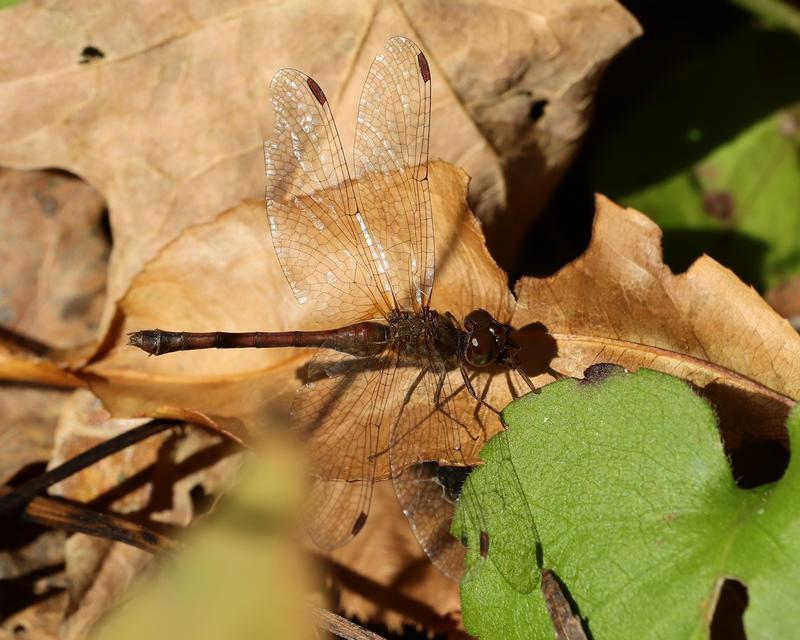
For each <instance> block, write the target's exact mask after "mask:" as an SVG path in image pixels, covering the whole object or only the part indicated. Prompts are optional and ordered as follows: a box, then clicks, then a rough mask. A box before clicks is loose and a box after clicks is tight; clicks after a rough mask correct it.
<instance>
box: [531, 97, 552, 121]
mask: <svg viewBox="0 0 800 640" xmlns="http://www.w3.org/2000/svg"><path fill="white" fill-rule="evenodd" d="M548 104H549V103H548V102H547V100H534V101H533V102H532V103H531V109H530V111H529V112H528V117H529V118H530V119H531V122H538V121H539V120H540V119H541V117H542V116H543V115H544V110H545V109H546V108H547V105H548Z"/></svg>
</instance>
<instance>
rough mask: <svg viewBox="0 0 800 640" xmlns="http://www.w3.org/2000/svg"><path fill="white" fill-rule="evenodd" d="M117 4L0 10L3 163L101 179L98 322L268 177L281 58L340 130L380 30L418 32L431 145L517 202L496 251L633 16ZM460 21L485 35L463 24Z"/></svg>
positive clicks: (408, 5)
mask: <svg viewBox="0 0 800 640" xmlns="http://www.w3.org/2000/svg"><path fill="white" fill-rule="evenodd" d="M125 12H126V19H125V20H119V11H118V9H117V8H116V7H112V6H111V5H101V6H98V5H97V4H96V3H93V2H89V1H88V0H69V1H67V2H61V3H59V4H58V6H57V7H51V6H49V5H48V6H45V5H41V4H37V3H20V4H19V5H17V6H15V7H12V8H10V9H7V10H5V11H3V12H2V13H0V34H2V38H3V43H4V47H3V49H2V51H0V69H2V70H3V71H2V75H1V76H0V104H3V105H4V108H5V110H4V114H5V115H4V117H3V118H2V119H0V163H2V164H4V165H7V166H15V167H25V168H28V167H41V166H48V167H52V166H56V167H63V168H65V169H68V170H70V171H72V172H74V173H76V174H79V175H81V176H83V177H85V178H86V180H87V181H89V182H90V183H91V184H93V185H95V186H96V187H97V188H98V189H99V190H100V191H101V192H102V193H103V194H104V196H105V197H106V199H107V201H108V203H109V210H110V215H111V223H112V225H111V226H112V229H113V234H114V253H113V257H112V265H111V269H110V271H109V283H108V300H107V306H106V308H105V313H104V316H103V317H104V326H106V327H107V326H108V325H109V323H110V322H111V320H112V318H113V315H114V304H115V302H116V301H117V300H119V299H120V298H121V297H122V295H123V294H124V292H125V291H126V290H127V289H128V288H129V286H130V283H131V280H132V278H133V277H134V276H135V275H136V274H137V273H138V272H139V271H140V270H141V269H142V267H143V265H144V263H145V262H146V261H147V260H149V259H150V258H152V257H153V256H155V255H156V254H157V253H158V251H159V250H160V249H161V248H162V247H164V246H165V245H166V244H167V243H169V242H171V241H172V240H174V239H175V238H176V237H178V236H179V235H180V233H181V231H182V230H183V229H185V228H186V227H188V226H190V225H192V224H196V223H199V222H207V221H210V220H212V219H214V218H215V217H216V216H217V215H218V214H219V213H220V212H221V211H223V210H225V209H227V208H229V207H232V206H235V205H236V204H237V203H238V202H240V201H241V200H243V199H246V198H249V197H252V198H255V197H259V196H260V195H261V194H262V193H263V183H264V178H263V161H262V157H261V140H262V138H263V137H264V134H265V133H267V132H269V131H270V130H271V126H270V123H269V122H268V121H267V119H268V118H270V117H271V116H270V113H269V112H270V110H269V109H268V108H267V104H268V103H267V95H266V93H267V87H268V84H269V78H270V76H271V75H272V73H274V72H275V71H276V70H277V69H278V68H281V67H285V66H292V67H296V68H302V69H303V70H305V71H306V72H308V73H309V74H310V75H312V76H313V77H314V78H315V79H316V80H317V81H318V82H319V83H320V85H321V86H322V87H324V88H325V90H326V92H327V94H328V97H329V99H330V100H331V101H332V103H333V104H334V112H335V113H336V115H337V118H338V122H339V125H340V130H341V132H342V134H343V137H344V139H345V147H346V148H347V147H348V146H349V145H348V144H347V141H348V140H350V139H352V136H351V135H350V134H351V133H352V127H353V126H354V124H353V123H354V122H355V117H354V116H355V109H356V107H357V97H358V95H359V92H360V90H361V86H362V85H361V83H362V82H363V78H364V77H365V71H366V68H367V65H368V64H369V63H370V61H371V57H372V56H373V55H374V53H375V52H377V51H380V49H381V47H382V45H383V43H384V42H385V41H386V40H387V39H388V38H389V37H390V36H393V35H397V34H402V35H408V36H410V37H412V38H414V39H416V40H418V41H419V44H420V45H421V46H422V47H423V48H424V49H426V50H427V53H428V54H429V55H428V59H429V60H430V61H431V65H432V66H433V67H434V69H433V81H434V84H435V86H434V88H433V95H434V96H435V97H434V114H433V121H434V122H433V132H434V133H433V136H432V148H431V151H432V153H433V155H434V156H440V157H443V158H445V159H447V160H449V161H452V162H455V163H458V164H460V165H463V166H464V167H466V168H467V170H468V171H469V173H470V174H471V175H473V176H474V178H475V188H474V192H473V194H474V197H475V199H476V207H477V209H476V210H477V211H478V214H479V216H480V217H482V218H483V219H484V220H486V221H491V220H492V219H494V218H495V217H498V218H499V217H500V216H501V214H502V211H503V209H504V208H505V207H506V205H507V204H511V205H514V206H511V207H510V208H509V214H508V215H506V216H505V217H504V218H503V225H502V230H503V233H504V234H508V235H506V236H505V237H504V240H503V242H502V243H500V242H497V243H496V244H497V247H498V249H499V250H502V251H505V250H506V247H507V246H508V247H511V246H512V245H514V244H515V243H516V241H517V239H518V238H520V237H521V235H522V234H521V231H522V230H523V229H524V228H525V227H526V226H527V224H528V222H529V220H530V218H531V217H532V216H533V215H534V214H535V211H536V209H537V208H538V206H539V205H540V204H541V203H542V202H543V201H544V199H545V198H546V197H547V193H548V192H549V191H550V189H551V188H552V187H553V185H554V184H555V182H556V180H557V179H558V177H559V176H560V174H561V172H562V171H563V170H564V167H565V166H566V165H567V164H568V162H569V159H570V157H571V155H572V154H573V152H574V150H575V148H576V146H577V144H578V141H579V138H580V136H581V134H582V133H583V131H584V130H585V128H586V124H587V121H588V109H587V104H590V103H591V100H590V99H589V97H590V96H591V94H592V93H593V91H594V87H595V85H596V83H597V78H598V74H599V71H600V70H601V69H602V68H603V67H604V65H605V64H606V63H607V61H608V60H609V59H610V58H611V57H612V56H613V55H614V53H615V52H616V51H618V50H619V49H620V48H621V47H623V46H624V45H625V44H627V42H628V41H630V39H631V38H632V37H634V36H635V35H636V34H637V33H638V25H637V24H636V22H635V21H634V20H633V18H632V17H631V16H630V15H629V14H628V13H627V12H626V11H625V10H624V9H622V8H621V6H620V5H619V4H617V3H615V2H613V1H612V0H599V1H598V0H570V2H561V3H550V2H539V3H534V4H532V5H531V6H525V7H522V6H521V5H519V4H512V3H507V4H504V5H498V4H497V3H494V4H492V5H491V6H489V5H486V6H484V5H483V4H481V3H479V2H475V3H473V5H472V6H471V7H470V11H464V10H463V9H462V8H461V7H459V6H458V5H456V4H455V3H453V4H452V5H450V4H447V3H444V4H443V3H438V4H437V5H435V7H434V6H430V5H429V4H426V3H417V2H399V3H394V2H388V1H380V2H377V3H367V2H359V1H357V0H349V1H348V2H336V3H315V2H300V3H293V4H292V5H291V7H287V6H286V5H284V4H280V3H279V4H275V5H257V4H256V5H254V4H249V3H245V2H242V1H241V0H239V1H235V2H228V3H225V4H224V5H220V4H216V3H212V4H210V5H209V4H208V3H203V2H198V1H196V0H184V1H183V2H181V3H177V4H169V5H164V4H163V3H158V2H144V3H135V4H131V5H129V6H126V8H125ZM467 29H469V30H471V31H473V32H474V30H476V29H479V30H478V31H477V37H474V38H472V39H470V40H469V41H466V40H465V39H464V36H463V34H464V32H465V31H466V30H467ZM299 34H302V37H298V36H299ZM498 34H499V35H498ZM440 61H441V62H440ZM448 81H449V82H452V83H453V84H452V86H451V85H449V84H448ZM544 101H546V102H547V105H548V106H547V107H546V108H544V115H543V116H542V118H541V119H540V120H541V122H537V124H536V126H535V127H532V126H531V117H530V114H531V113H532V111H533V112H534V113H535V112H536V109H535V108H533V107H534V105H540V106H541V105H542V104H544ZM532 159H536V161H537V162H536V163H535V167H534V169H531V168H530V166H531V165H530V161H531V160H532ZM507 176H508V177H507ZM523 184H524V185H525V187H524V188H523V187H521V186H520V185H523ZM531 194H535V195H536V197H535V198H532V197H531ZM518 202H524V203H525V204H524V206H519V205H517V204H515V203H518ZM532 203H533V204H532ZM496 226H497V227H498V229H499V228H500V226H499V225H496Z"/></svg>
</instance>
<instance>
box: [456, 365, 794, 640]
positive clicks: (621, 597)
mask: <svg viewBox="0 0 800 640" xmlns="http://www.w3.org/2000/svg"><path fill="white" fill-rule="evenodd" d="M503 420H504V422H506V424H508V425H509V428H508V431H507V432H505V433H501V434H499V435H498V436H496V437H495V438H494V439H492V441H491V442H490V443H489V444H488V445H487V447H486V448H485V449H484V452H485V453H484V456H483V457H484V459H485V461H486V464H485V465H484V466H483V467H481V468H480V469H479V470H477V471H476V472H475V473H473V474H472V476H471V477H470V478H469V480H468V481H467V483H466V484H465V486H464V490H463V492H462V496H467V503H469V500H474V499H475V496H488V495H490V494H492V493H498V494H502V492H503V490H504V487H506V488H507V490H509V491H510V493H511V496H510V497H509V496H504V498H503V500H504V501H511V502H512V503H513V502H515V501H517V500H518V499H519V498H520V497H522V498H523V499H524V500H525V501H526V502H527V504H528V506H529V508H530V513H531V514H532V516H533V519H534V520H535V523H536V528H537V530H538V534H537V535H538V539H539V540H540V541H541V547H542V563H543V566H544V567H546V568H548V569H550V570H552V571H553V572H554V573H555V574H556V575H557V576H558V577H559V578H560V580H561V581H562V582H563V584H564V585H565V586H566V588H567V590H568V593H569V596H570V597H571V599H572V601H573V602H574V603H575V604H576V606H577V611H576V613H579V614H580V616H581V617H582V618H583V620H584V621H585V624H586V626H587V627H588V630H589V631H590V632H591V634H592V637H593V638H594V639H595V640H600V639H602V638H614V639H617V638H623V639H624V638H644V637H669V638H704V637H707V635H708V621H709V620H710V617H711V615H712V614H713V610H714V604H715V599H716V593H717V589H718V588H719V586H720V585H721V584H722V581H723V580H724V579H725V578H728V577H734V578H736V579H738V580H740V581H741V582H742V583H744V585H745V586H746V587H747V589H748V595H749V606H748V609H747V611H746V614H745V626H746V630H747V634H748V638H751V639H752V638H768V637H791V635H792V634H793V633H794V631H793V630H794V629H796V628H797V626H798V625H800V613H798V609H797V607H796V606H795V603H796V602H797V600H798V598H800V569H799V568H798V567H800V562H798V560H800V535H798V534H800V469H798V465H797V463H795V462H793V463H792V464H790V466H789V468H788V470H787V472H786V474H785V476H784V477H783V479H782V480H781V481H780V482H778V483H776V484H774V485H770V486H769V487H760V488H758V489H755V490H742V489H739V488H737V486H736V484H735V483H734V480H733V477H732V474H731V470H730V467H729V466H728V463H727V460H726V458H725V454H724V452H723V448H722V443H721V441H720V437H719V432H718V430H717V425H716V419H715V416H714V412H713V411H712V409H711V408H710V407H709V405H708V404H707V403H706V402H705V401H704V400H703V399H702V398H700V397H699V396H698V395H697V394H695V393H694V391H692V389H690V387H689V386H688V385H687V384H686V383H684V382H683V381H681V380H679V379H677V378H673V377H671V376H668V375H665V374H662V373H658V372H655V371H650V370H646V369H641V370H639V371H638V372H636V373H626V372H624V371H622V370H621V369H616V368H615V369H614V370H612V372H611V373H610V375H609V376H608V377H607V378H605V379H602V380H595V381H594V382H586V381H580V380H574V379H568V380H562V381H560V382H557V383H554V384H551V385H548V386H547V387H544V388H543V389H541V391H540V393H538V394H529V395H528V396H525V397H524V398H522V399H520V400H518V401H516V402H514V403H512V404H511V405H509V406H508V407H507V408H506V409H505V411H504V412H503ZM789 430H790V437H792V438H793V437H794V436H795V434H797V433H798V432H800V411H798V410H797V409H795V410H794V411H793V413H792V415H791V417H790V420H789ZM793 460H794V459H793ZM509 465H512V466H513V469H514V470H515V472H516V474H517V476H518V479H519V482H518V483H511V485H510V486H509V483H508V479H507V477H506V471H507V470H508V468H509ZM496 467H499V470H500V471H499V473H498V472H496ZM520 492H521V494H522V496H519V493H520ZM471 511H472V510H470V509H461V508H459V511H458V513H457V515H456V520H455V521H454V533H456V534H458V535H461V536H462V537H463V538H464V539H466V540H467V541H468V542H469V543H470V548H471V549H473V550H471V551H470V552H469V553H468V556H467V572H466V574H465V576H464V578H463V580H462V583H461V598H462V611H463V614H464V623H465V625H466V627H467V630H468V631H469V632H470V633H473V634H475V635H478V636H480V637H481V638H482V640H491V639H492V638H503V639H506V638H531V637H533V638H552V637H553V635H552V634H553V631H552V625H551V623H550V620H549V618H548V615H547V612H546V609H545V604H544V600H543V597H542V595H541V593H540V591H539V590H538V589H536V590H533V591H530V592H527V593H526V592H524V591H523V590H520V589H519V588H518V585H512V584H511V583H510V582H509V581H508V580H507V579H506V577H504V576H505V575H506V571H503V570H502V567H503V566H504V564H506V563H509V562H512V561H513V558H517V559H518V560H519V561H521V562H524V563H527V564H529V563H530V558H531V552H530V550H529V549H528V550H526V549H523V548H516V549H514V548H509V546H508V545H507V544H506V545H501V546H499V547H497V548H495V546H494V545H493V544H492V542H493V532H492V531H491V530H490V531H489V532H488V553H487V554H486V557H484V556H483V555H482V554H481V553H480V551H479V547H478V546H476V545H475V540H476V539H477V535H478V534H477V533H476V531H475V529H476V528H477V527H481V526H483V524H482V523H480V522H476V520H475V517H474V516H471ZM527 524H528V523H527V522H526V521H525V518H522V521H521V522H516V523H511V522H506V523H504V526H505V527H506V530H505V531H504V532H503V533H504V534H505V536H506V539H509V538H513V537H518V538H519V540H520V541H521V543H520V544H521V545H525V544H530V539H531V537H530V534H526V533H525V532H524V531H521V530H520V528H523V529H524V527H525V526H526V525H527ZM525 541H527V542H525ZM486 551H487V549H486V547H485V545H484V552H486ZM501 552H502V553H511V557H506V558H503V559H502V560H501V559H499V558H496V557H495V556H496V555H497V554H500V553H501ZM498 568H500V571H499V570H498ZM530 569H531V570H533V571H537V567H536V566H534V567H530ZM501 571H502V573H501Z"/></svg>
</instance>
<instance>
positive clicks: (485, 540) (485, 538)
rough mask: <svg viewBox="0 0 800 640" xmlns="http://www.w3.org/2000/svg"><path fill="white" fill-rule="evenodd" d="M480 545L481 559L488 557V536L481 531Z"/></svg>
mask: <svg viewBox="0 0 800 640" xmlns="http://www.w3.org/2000/svg"><path fill="white" fill-rule="evenodd" d="M480 545H481V549H480V551H481V558H486V556H488V555H489V534H488V533H486V532H485V531H481V537H480Z"/></svg>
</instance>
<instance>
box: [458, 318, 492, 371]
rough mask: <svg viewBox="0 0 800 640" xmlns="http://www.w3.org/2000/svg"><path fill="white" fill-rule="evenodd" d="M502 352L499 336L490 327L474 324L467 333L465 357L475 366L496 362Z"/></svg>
mask: <svg viewBox="0 0 800 640" xmlns="http://www.w3.org/2000/svg"><path fill="white" fill-rule="evenodd" d="M499 353H500V347H499V345H498V344H497V337H496V336H495V335H494V333H492V331H491V330H490V328H489V327H486V326H480V325H477V326H473V328H472V331H470V332H469V333H468V334H467V346H466V349H465V350H464V357H465V358H466V360H467V362H469V363H470V364H471V365H472V366H473V367H485V366H488V365H490V364H492V362H494V361H495V360H496V359H497V357H498V355H499Z"/></svg>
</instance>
